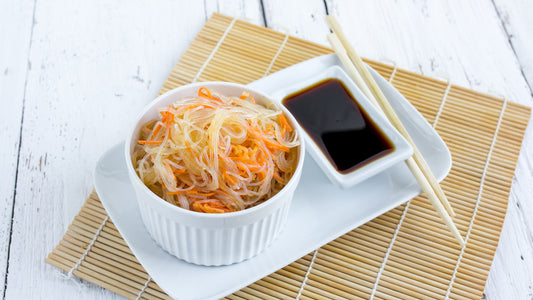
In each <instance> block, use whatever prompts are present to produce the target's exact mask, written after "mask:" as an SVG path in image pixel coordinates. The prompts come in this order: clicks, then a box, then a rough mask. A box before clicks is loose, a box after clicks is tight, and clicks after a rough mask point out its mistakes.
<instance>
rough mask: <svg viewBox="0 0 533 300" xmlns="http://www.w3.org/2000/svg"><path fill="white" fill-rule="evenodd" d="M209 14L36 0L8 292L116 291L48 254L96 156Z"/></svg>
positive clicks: (70, 295)
mask: <svg viewBox="0 0 533 300" xmlns="http://www.w3.org/2000/svg"><path fill="white" fill-rule="evenodd" d="M32 3H33V2H32ZM25 6H28V5H25ZM11 7H16V6H15V5H11ZM29 11H30V13H31V7H30V10H29ZM7 13H9V12H6V13H5V14H7ZM25 13H26V12H25ZM0 14H1V15H2V16H4V15H5V14H4V12H1V13H0ZM15 17H16V16H15V15H13V16H12V17H9V18H7V16H6V18H7V19H5V20H6V22H10V23H13V24H18V22H15V19H13V18H15ZM206 18H207V16H206V15H205V7H204V5H203V2H202V1H193V2H191V1H185V0H183V1H168V2H165V3H160V4H158V5H154V4H153V3H151V2H150V3H149V2H144V3H128V4H127V5H126V4H125V3H119V2H109V1H96V2H95V1H91V2H85V3H80V2H76V3H74V2H71V1H65V0H53V1H47V2H46V3H44V2H37V7H36V12H35V20H36V23H35V27H34V32H33V39H32V49H31V53H30V57H29V61H31V63H32V69H31V71H30V72H29V75H28V84H27V90H26V104H25V107H26V109H25V114H24V120H25V121H24V128H23V132H22V147H21V152H20V166H19V176H18V183H17V184H18V189H17V194H16V204H15V213H14V223H13V235H12V244H11V257H10V264H9V266H10V268H9V276H8V286H7V291H6V298H7V299H39V298H43V297H45V298H48V299H119V297H118V296H117V295H115V294H113V293H112V292H109V291H107V290H104V289H102V288H96V287H95V286H92V285H90V286H91V288H84V289H82V290H80V287H79V284H76V283H74V282H70V281H66V280H64V279H62V278H61V277H60V276H58V271H57V270H56V269H55V268H53V267H51V266H49V265H46V264H45V263H44V258H45V257H46V256H47V254H48V253H49V252H50V251H51V250H52V249H53V248H54V246H55V245H56V244H57V243H58V242H59V240H60V239H61V237H62V235H63V234H64V232H65V229H66V228H67V226H68V224H70V222H71V221H72V219H73V217H74V216H75V215H76V214H77V212H78V211H79V209H80V207H81V205H82V203H83V202H84V200H85V199H86V197H87V196H88V195H89V193H90V191H91V190H92V189H93V177H92V174H93V170H94V167H95V165H96V161H97V159H98V158H99V157H100V155H101V154H102V153H103V152H104V151H105V150H106V149H108V148H110V147H111V146H113V145H114V144H116V143H117V142H119V141H120V140H121V139H122V138H123V136H125V134H126V132H127V131H128V130H129V126H130V125H132V122H133V119H134V118H135V117H136V115H137V114H138V112H139V111H140V110H141V108H142V107H143V106H144V105H145V104H146V103H148V102H149V101H151V100H152V99H153V98H154V97H155V96H156V95H157V94H158V92H159V89H160V87H161V86H162V84H163V82H164V81H165V80H166V77H167V75H168V74H169V73H170V70H171V69H172V67H173V66H174V64H175V63H176V62H177V60H178V59H179V57H180V56H181V54H182V53H183V52H184V51H185V49H187V48H188V46H189V44H190V43H191V41H192V40H193V39H194V37H195V35H196V34H197V33H198V31H199V30H200V28H201V27H202V26H203V24H204V22H205V20H206ZM2 19H3V20H4V18H2ZM29 21H30V24H31V17H30V19H29ZM18 25H23V24H18ZM18 25H17V26H16V27H17V28H14V29H13V30H14V33H18V34H20V31H17V30H20V28H19V27H20V26H18ZM4 28H5V26H2V31H3V30H4ZM1 36H3V35H1ZM6 44H8V43H7V42H6V43H2V45H6ZM22 46H23V45H21V47H19V48H20V49H16V48H15V49H14V50H13V51H21V52H24V51H23V50H22V49H24V47H22ZM2 48H4V47H3V46H2ZM0 51H3V50H0ZM3 57H5V56H4V55H2V58H3ZM13 57H15V56H13ZM7 59H11V57H7ZM25 63H26V59H24V64H25ZM3 71H4V70H2V72H3ZM14 72H15V70H14ZM17 92H20V90H19V89H17ZM13 96H16V94H13ZM2 97H4V94H2ZM16 123H17V122H16ZM19 125H20V122H18V123H17V125H16V127H17V128H18V126H19ZM17 130H18V129H17ZM2 151H3V150H2ZM10 157H11V156H10ZM44 161H46V164H45V163H44ZM7 194H9V195H12V192H10V193H7ZM3 195H4V194H2V197H3ZM3 209H4V208H2V210H3ZM5 222H6V221H2V224H5ZM1 245H2V247H4V245H5V243H2V244H1ZM0 268H2V267H1V266H0ZM2 286H3V285H2Z"/></svg>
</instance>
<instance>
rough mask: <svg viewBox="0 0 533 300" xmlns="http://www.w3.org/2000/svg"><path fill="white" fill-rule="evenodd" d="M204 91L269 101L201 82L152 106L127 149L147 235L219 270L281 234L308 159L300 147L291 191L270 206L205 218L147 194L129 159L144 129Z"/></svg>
mask: <svg viewBox="0 0 533 300" xmlns="http://www.w3.org/2000/svg"><path fill="white" fill-rule="evenodd" d="M202 86H205V87H207V88H208V89H210V90H214V91H217V92H218V93H220V94H223V95H228V96H230V95H233V96H237V97H238V96H240V95H241V94H242V92H243V91H246V92H248V93H250V94H251V95H252V96H253V97H254V98H255V100H256V101H257V103H260V104H265V103H270V102H271V101H270V100H269V99H268V98H267V97H266V96H265V95H263V94H261V93H260V92H258V91H256V90H253V89H250V88H247V87H246V86H244V85H240V84H235V83H227V82H201V83H194V84H189V85H185V86H182V87H179V88H176V89H173V90H171V91H169V92H167V93H165V94H163V95H161V96H159V97H157V98H156V99H155V100H154V101H152V102H151V103H150V104H149V105H147V107H146V108H145V109H144V111H143V112H142V113H141V115H140V116H139V118H138V119H137V121H136V122H135V126H134V128H133V129H132V130H131V132H130V134H129V135H128V137H127V139H126V143H125V157H126V164H127V167H128V173H129V177H130V180H131V182H132V185H133V187H134V189H135V193H136V196H137V202H138V204H139V209H140V212H141V216H142V219H143V222H144V225H145V226H146V229H147V230H148V232H149V233H150V235H151V236H152V238H153V239H154V241H156V242H157V244H159V246H161V247H162V248H163V249H165V250H166V251H168V252H169V253H171V254H173V255H174V256H176V257H178V258H180V259H183V260H185V261H187V262H190V263H194V264H199V265H206V266H220V265H229V264H233V263H237V262H241V261H243V260H245V259H248V258H251V257H253V256H255V255H257V254H258V253H260V252H261V251H263V250H264V249H265V248H266V247H267V246H268V245H269V244H270V243H271V242H272V241H273V240H274V239H275V238H276V237H277V235H278V234H279V232H280V231H281V229H282V227H283V225H284V223H285V221H286V219H287V215H288V212H289V207H290V204H291V201H292V198H293V195H294V191H295V189H296V186H297V184H298V182H299V180H300V176H301V173H302V168H303V161H304V155H305V143H303V141H302V142H301V144H300V146H299V153H298V155H299V156H298V165H297V167H296V171H295V173H294V175H293V176H292V178H291V179H290V181H289V182H288V183H287V185H286V186H285V187H284V188H283V189H282V190H281V191H280V192H279V193H278V194H276V195H275V196H274V197H272V198H270V199H268V200H267V201H265V202H263V203H261V204H259V205H257V206H254V207H251V208H248V209H245V210H242V211H238V212H231V213H224V214H206V213H198V212H194V211H189V210H186V209H182V208H180V207H177V206H175V205H172V204H170V203H168V202H166V201H165V200H163V199H161V198H160V197H159V196H157V195H156V194H154V193H153V192H152V191H150V189H148V188H147V187H146V186H145V185H144V184H143V182H142V181H141V180H140V178H139V176H138V175H137V173H136V172H135V170H134V167H133V162H132V159H131V153H132V151H133V148H134V146H135V143H136V142H137V140H138V137H139V131H140V129H141V127H142V125H143V124H145V123H146V122H148V121H150V120H154V119H157V118H159V112H158V109H159V108H161V107H166V106H168V105H169V104H171V103H175V102H176V101H179V100H180V99H183V98H185V97H190V96H194V95H196V94H197V92H198V89H199V88H200V87H202ZM275 105H276V106H277V107H279V108H280V109H281V110H282V111H283V112H284V114H285V115H286V116H287V117H288V119H289V121H290V122H291V124H292V125H293V128H296V130H298V137H299V138H300V139H301V137H302V136H303V135H302V130H301V128H300V127H299V126H298V125H297V122H296V120H295V119H294V117H293V116H292V115H291V114H290V113H289V112H288V111H287V109H285V108H284V107H282V106H281V105H279V104H275Z"/></svg>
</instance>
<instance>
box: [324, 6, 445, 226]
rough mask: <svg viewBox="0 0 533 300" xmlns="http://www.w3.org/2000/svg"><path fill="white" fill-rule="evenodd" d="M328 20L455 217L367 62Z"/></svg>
mask: <svg viewBox="0 0 533 300" xmlns="http://www.w3.org/2000/svg"><path fill="white" fill-rule="evenodd" d="M326 20H327V21H328V24H329V26H330V27H331V30H332V31H333V32H334V33H335V34H336V35H337V37H338V39H339V40H340V42H341V43H342V45H343V46H344V49H346V52H347V54H348V57H349V58H350V60H351V61H352V63H353V64H354V65H355V67H356V68H357V70H358V71H359V72H360V73H361V75H362V76H363V77H364V78H365V81H366V83H367V84H368V86H369V87H370V89H371V90H372V92H373V94H374V95H376V97H377V99H378V100H379V103H380V104H381V106H382V108H383V109H384V110H386V111H387V112H390V114H389V113H387V117H388V118H389V119H390V120H391V122H392V123H393V124H398V126H396V125H395V126H396V127H397V129H398V131H399V132H400V133H401V134H402V135H403V136H404V137H405V139H406V140H407V141H408V142H409V143H410V144H411V145H412V146H413V151H414V158H415V161H416V163H417V165H418V166H419V167H420V169H421V170H422V173H424V176H425V177H426V178H427V180H428V181H429V183H430V185H431V187H432V188H433V190H434V191H435V193H436V194H437V197H438V198H439V200H440V201H441V203H442V204H443V205H444V207H445V208H446V210H447V211H448V213H449V214H450V215H451V216H452V217H455V212H454V211H453V208H452V206H451V205H450V202H448V199H447V198H446V195H444V191H443V190H442V188H441V187H440V185H439V183H438V182H437V179H436V178H435V175H433V173H432V172H431V169H430V168H429V166H428V164H427V162H426V160H425V159H424V157H423V156H422V153H420V150H418V148H417V147H416V145H415V143H414V141H413V139H412V138H411V136H410V135H409V132H407V130H405V127H404V126H403V124H402V123H401V121H400V119H399V118H398V116H397V115H396V113H395V112H394V110H393V108H392V106H390V104H389V102H388V101H387V98H386V97H385V95H383V92H382V91H381V89H380V88H379V87H378V85H377V84H376V82H375V81H374V78H373V77H372V75H371V74H370V71H368V69H367V68H366V66H365V64H364V63H363V60H362V59H361V58H360V57H359V55H358V54H357V52H356V51H355V49H354V48H353V46H352V45H351V44H350V43H349V42H348V38H347V37H346V35H345V34H344V32H343V31H342V29H341V26H340V24H339V22H338V21H337V19H335V17H334V16H332V15H328V16H327V17H326Z"/></svg>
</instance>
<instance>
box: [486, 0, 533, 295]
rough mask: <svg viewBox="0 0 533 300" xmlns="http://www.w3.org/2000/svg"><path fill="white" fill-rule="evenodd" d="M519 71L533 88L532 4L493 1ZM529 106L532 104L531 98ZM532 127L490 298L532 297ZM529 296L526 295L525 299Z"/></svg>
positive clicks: (495, 263) (521, 159)
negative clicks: (515, 57) (518, 64)
mask: <svg viewBox="0 0 533 300" xmlns="http://www.w3.org/2000/svg"><path fill="white" fill-rule="evenodd" d="M493 2H494V5H495V9H496V12H497V14H498V16H499V18H500V21H501V23H502V26H503V28H504V30H505V32H506V34H507V38H508V42H509V43H510V45H511V47H512V48H513V50H514V52H515V54H516V56H517V59H518V62H519V63H520V68H521V71H522V73H523V75H524V76H525V78H526V79H527V82H528V85H529V89H530V92H531V90H532V89H533V52H532V49H533V41H532V40H531V32H532V31H533V3H532V2H531V1H523V0H512V1H508V0H505V1H501V0H495V1H493ZM527 100H529V105H531V104H532V102H531V99H527ZM531 126H532V125H531V124H530V125H529V132H527V133H526V138H525V139H524V143H523V145H522V152H521V155H520V157H519V159H518V166H517V168H516V172H515V177H514V181H513V186H512V189H511V196H510V198H509V207H508V210H507V217H506V218H505V223H504V225H503V229H502V234H501V239H500V244H499V245H498V249H497V251H496V256H495V258H494V261H493V263H492V268H491V272H490V273H489V279H488V280H487V284H486V286H485V295H486V297H487V299H491V300H492V299H520V298H525V297H531V295H533V286H532V282H533V269H532V268H531V266H532V265H533V219H532V218H531V216H532V215H533V202H532V201H531V198H532V196H533V194H532V192H531V187H532V186H533V176H531V174H533V137H532V136H533V134H532V131H531V130H532V128H531ZM526 295H527V296H526Z"/></svg>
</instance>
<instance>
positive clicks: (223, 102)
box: [133, 87, 299, 213]
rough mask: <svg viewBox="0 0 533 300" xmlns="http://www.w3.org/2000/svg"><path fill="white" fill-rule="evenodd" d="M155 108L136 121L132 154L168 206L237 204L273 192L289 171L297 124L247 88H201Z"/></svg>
mask: <svg viewBox="0 0 533 300" xmlns="http://www.w3.org/2000/svg"><path fill="white" fill-rule="evenodd" d="M160 115H161V116H160V119H159V120H153V121H150V122H148V123H146V124H144V126H143V127H142V129H141V133H140V137H139V141H138V144H137V145H136V146H135V149H134V153H133V161H134V166H135V168H136V171H137V174H138V175H139V177H140V178H141V180H142V181H143V182H144V184H145V185H146V186H147V187H148V188H150V190H152V191H153V192H154V193H155V194H157V195H158V196H160V197H161V198H163V199H165V200H166V201H168V202H170V203H172V204H174V205H177V206H179V207H182V208H184V209H189V210H193V211H198V212H206V213H224V212H232V211H238V210H243V209H246V208H249V207H252V206H254V205H257V204H259V203H261V202H263V201H265V200H266V199H268V198H270V197H272V196H274V195H275V194H276V193H278V192H279V191H280V190H281V189H282V188H283V187H284V186H285V185H286V184H287V182H288V181H289V180H290V178H291V176H292V174H293V173H294V170H295V168H296V165H297V161H298V146H299V139H298V136H297V132H296V130H293V128H292V127H291V125H290V124H289V122H288V121H287V119H286V117H285V116H284V115H283V112H282V111H281V110H280V109H277V108H275V107H270V108H266V107H264V106H262V105H260V104H256V103H255V100H254V98H253V97H252V96H251V95H249V94H248V93H243V94H242V95H241V96H240V97H232V96H223V95H220V94H218V93H216V92H215V91H210V90H208V89H207V88H205V87H202V88H200V89H199V90H198V96H197V97H191V98H187V99H182V100H180V101H178V102H176V103H174V104H173V105H169V106H168V107H167V108H164V109H162V110H160Z"/></svg>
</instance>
